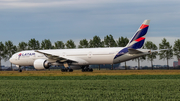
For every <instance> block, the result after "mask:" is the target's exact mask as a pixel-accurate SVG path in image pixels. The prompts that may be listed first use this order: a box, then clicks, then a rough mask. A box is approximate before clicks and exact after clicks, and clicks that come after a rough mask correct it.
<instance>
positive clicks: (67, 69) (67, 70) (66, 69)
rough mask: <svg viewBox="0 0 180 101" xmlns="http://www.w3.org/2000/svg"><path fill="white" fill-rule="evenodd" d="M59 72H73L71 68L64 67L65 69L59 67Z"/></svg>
mask: <svg viewBox="0 0 180 101" xmlns="http://www.w3.org/2000/svg"><path fill="white" fill-rule="evenodd" d="M61 72H73V69H71V68H70V69H69V68H65V69H61Z"/></svg>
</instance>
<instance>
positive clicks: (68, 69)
mask: <svg viewBox="0 0 180 101" xmlns="http://www.w3.org/2000/svg"><path fill="white" fill-rule="evenodd" d="M64 67H65V68H64V69H61V71H62V72H73V69H71V68H69V65H68V64H67V63H64Z"/></svg>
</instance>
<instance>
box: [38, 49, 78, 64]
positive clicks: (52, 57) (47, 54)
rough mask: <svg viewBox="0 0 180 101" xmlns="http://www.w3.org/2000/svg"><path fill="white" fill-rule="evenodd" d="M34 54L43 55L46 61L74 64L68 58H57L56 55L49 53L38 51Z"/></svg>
mask: <svg viewBox="0 0 180 101" xmlns="http://www.w3.org/2000/svg"><path fill="white" fill-rule="evenodd" d="M35 52H38V53H41V54H44V55H45V56H46V57H47V58H48V59H52V60H58V61H59V62H67V61H69V62H76V61H74V60H71V59H68V58H65V57H59V56H57V55H53V54H51V53H46V52H42V51H39V50H36V51H35Z"/></svg>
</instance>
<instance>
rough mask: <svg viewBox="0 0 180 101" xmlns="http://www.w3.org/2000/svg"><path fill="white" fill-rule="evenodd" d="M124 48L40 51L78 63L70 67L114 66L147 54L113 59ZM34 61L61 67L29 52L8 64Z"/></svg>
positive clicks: (15, 56)
mask: <svg viewBox="0 0 180 101" xmlns="http://www.w3.org/2000/svg"><path fill="white" fill-rule="evenodd" d="M123 48H124V47H117V48H84V49H51V50H41V52H44V53H50V54H53V55H55V56H59V57H63V58H67V59H69V58H70V59H74V60H77V61H79V62H78V63H73V64H72V65H92V64H114V63H120V62H123V61H127V60H130V59H133V58H136V57H139V56H141V55H145V54H147V52H145V53H142V54H128V53H126V54H124V55H123V56H121V57H118V58H116V59H114V57H115V56H116V54H117V53H118V52H119V51H120V50H122V49H123ZM36 59H46V60H48V61H50V62H51V63H52V64H58V65H62V64H60V63H57V62H56V61H57V60H53V59H48V58H47V57H46V56H45V55H44V54H41V53H38V52H35V51H34V50H31V51H28V50H27V51H21V52H18V53H16V54H14V55H13V56H12V57H11V58H10V62H11V63H13V64H15V65H19V66H30V65H33V63H34V61H35V60H36Z"/></svg>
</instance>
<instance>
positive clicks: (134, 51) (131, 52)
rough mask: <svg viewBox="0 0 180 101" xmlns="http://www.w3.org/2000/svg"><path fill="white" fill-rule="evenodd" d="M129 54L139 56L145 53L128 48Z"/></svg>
mask: <svg viewBox="0 0 180 101" xmlns="http://www.w3.org/2000/svg"><path fill="white" fill-rule="evenodd" d="M128 51H129V54H139V53H143V52H142V51H139V50H136V49H133V48H128Z"/></svg>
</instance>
